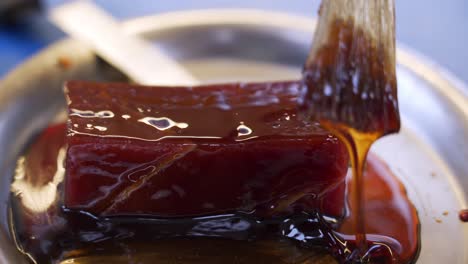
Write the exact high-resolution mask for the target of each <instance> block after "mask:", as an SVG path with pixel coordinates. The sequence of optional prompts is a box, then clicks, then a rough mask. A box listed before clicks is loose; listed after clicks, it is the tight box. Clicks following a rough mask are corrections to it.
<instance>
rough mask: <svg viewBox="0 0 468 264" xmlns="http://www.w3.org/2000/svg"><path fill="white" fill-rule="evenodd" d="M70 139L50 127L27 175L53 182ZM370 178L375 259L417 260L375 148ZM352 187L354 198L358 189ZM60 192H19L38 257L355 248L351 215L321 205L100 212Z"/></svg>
mask: <svg viewBox="0 0 468 264" xmlns="http://www.w3.org/2000/svg"><path fill="white" fill-rule="evenodd" d="M64 143H65V126H64V125H57V126H53V127H50V128H48V129H47V130H46V131H45V133H44V134H43V135H42V136H41V137H39V139H38V140H37V142H36V143H35V144H33V146H32V147H31V149H30V150H29V152H28V153H27V154H26V156H25V161H26V162H25V163H24V165H25V166H24V168H25V171H26V172H27V174H26V175H29V176H30V177H27V178H26V181H25V182H27V183H28V184H30V186H34V187H41V186H42V187H43V186H46V185H47V183H49V182H51V181H53V178H54V174H55V172H56V164H57V155H58V153H59V150H60V149H61V148H62V147H63V146H64ZM364 184H365V189H364V190H366V191H365V193H364V197H365V199H366V203H365V204H366V206H368V207H366V208H365V209H364V210H365V215H366V217H367V220H371V219H372V221H366V230H368V232H369V233H370V234H371V235H368V236H367V239H368V242H367V243H368V248H369V249H370V254H369V255H370V259H369V261H370V263H411V262H412V261H413V260H414V259H415V257H416V255H417V251H418V245H419V244H418V218H417V214H416V210H415V208H414V207H413V205H412V204H411V203H410V201H409V200H408V198H407V196H406V193H405V190H404V188H403V186H402V185H401V183H400V182H399V181H398V180H397V178H396V177H395V176H394V175H393V174H392V173H391V172H390V170H389V169H388V167H387V166H386V165H385V164H384V163H383V162H382V161H381V160H380V159H378V158H377V157H375V156H373V155H371V156H370V158H369V160H368V164H367V167H366V171H365V174H364ZM376 190H379V191H378V192H375V191H376ZM349 191H350V192H351V193H349V197H350V196H352V195H353V193H352V191H353V189H349ZM58 192H59V195H58V197H59V199H57V200H55V201H53V203H52V204H51V205H50V206H49V207H48V209H47V210H46V211H38V212H33V210H31V208H28V207H27V206H25V204H24V200H22V199H24V195H25V194H24V193H23V194H21V195H18V196H17V195H13V196H12V209H13V219H14V222H13V223H11V224H12V227H13V229H14V233H15V235H16V238H17V241H18V247H19V248H21V249H22V250H23V251H25V252H28V254H29V255H30V256H31V257H32V258H34V259H35V260H36V261H37V262H38V263H57V262H60V261H64V260H66V259H74V260H75V261H76V262H75V263H96V261H98V262H100V263H127V262H129V263H131V262H132V261H133V262H137V261H142V262H143V263H153V261H154V258H158V259H159V260H160V262H159V263H252V262H255V263H314V262H313V261H318V260H322V261H325V262H324V263H335V262H336V261H338V262H340V263H347V261H348V260H349V259H351V258H352V256H351V255H350V254H351V253H352V252H354V250H353V249H354V242H353V241H354V238H353V237H354V236H353V235H351V234H352V228H350V227H351V226H353V223H352V218H349V217H348V218H346V219H345V220H344V221H343V222H342V224H337V223H335V224H334V223H333V221H332V222H330V219H328V220H325V219H324V218H323V216H322V215H321V214H320V213H318V212H307V213H306V212H303V213H295V214H293V215H289V216H287V217H273V218H261V217H260V218H259V217H256V216H255V215H252V214H246V213H239V212H231V213H227V214H223V215H211V216H206V217H198V218H197V217H195V218H178V219H173V218H172V219H157V218H149V217H141V218H135V217H130V218H125V217H117V218H106V219H97V218H94V217H93V216H91V215H89V214H86V213H80V212H74V211H67V210H63V209H62V208H61V204H62V201H61V198H60V197H62V194H63V193H62V192H63V190H62V185H60V184H59V185H58ZM22 197H23V198H22ZM37 206H38V208H39V207H40V205H38V204H37ZM352 210H353V208H351V212H352ZM389 219H391V221H388V220H389ZM389 248H390V249H391V250H388V249H389ZM392 254H393V257H391V256H392ZM330 255H331V256H333V258H331V257H330ZM392 258H393V259H392ZM333 259H335V260H333ZM119 261H120V262H119ZM392 261H393V262H392ZM63 263H66V262H63Z"/></svg>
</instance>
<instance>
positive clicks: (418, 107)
mask: <svg viewBox="0 0 468 264" xmlns="http://www.w3.org/2000/svg"><path fill="white" fill-rule="evenodd" d="M313 28H314V21H311V20H308V19H304V18H300V17H292V16H288V15H283V14H278V13H270V12H262V11H245V10H243V11H242V10H229V11H227V10H210V11H191V12H183V13H173V14H166V15H159V16H154V17H146V18H140V19H137V20H133V21H130V22H128V23H126V24H125V29H126V30H127V31H128V32H129V33H131V34H141V35H142V36H144V37H147V38H150V39H154V40H156V41H157V45H159V46H160V47H161V48H163V49H164V50H166V51H167V52H169V53H170V55H171V56H174V57H175V58H176V59H178V60H179V61H180V62H181V63H182V64H184V65H186V67H187V68H188V69H189V70H190V71H191V72H192V73H193V74H194V75H195V77H197V78H199V79H201V80H203V81H204V82H215V81H229V80H234V81H235V80H270V79H291V78H297V77H298V76H299V75H300V69H301V65H302V63H303V61H304V59H305V58H306V55H307V51H308V48H309V45H310V38H311V36H312V32H313ZM61 57H66V58H68V60H69V61H70V62H71V63H70V65H68V66H67V67H64V65H62V66H58V65H57V60H58V59H59V58H61ZM397 57H398V63H399V64H398V83H399V96H400V105H401V114H402V120H403V128H402V131H401V133H400V134H398V135H394V136H390V137H387V138H384V139H383V140H381V141H380V142H378V143H377V144H376V145H375V146H374V148H373V151H375V152H377V153H378V154H379V155H380V156H382V157H383V158H384V159H385V160H386V161H387V162H388V163H389V165H390V167H391V168H392V170H393V171H394V172H395V173H396V174H397V175H398V176H399V177H400V178H401V179H402V181H403V182H404V183H405V186H406V187H407V190H408V193H409V196H410V198H411V199H412V201H413V202H414V203H415V205H416V207H417V208H418V210H419V214H420V218H421V222H422V224H421V234H422V249H421V255H420V258H419V261H418V262H419V263H454V264H458V263H459V264H464V263H468V252H467V251H466V248H468V225H467V224H462V223H461V222H460V221H459V220H458V216H457V213H458V210H460V209H462V208H467V207H468V205H467V197H468V177H467V175H468V164H467V163H466V161H467V160H468V94H467V92H466V91H468V90H467V89H463V88H462V87H463V84H462V83H461V82H459V81H458V80H457V79H456V78H454V77H453V76H451V75H450V74H449V73H446V72H445V71H444V70H443V69H441V68H440V67H438V66H436V65H433V64H432V63H431V62H430V61H429V60H427V59H424V58H422V57H421V56H418V55H416V54H414V52H411V51H408V50H407V49H404V48H403V49H400V50H399V51H398V56H397ZM59 65H60V63H59ZM272 77H273V78H272ZM96 78H99V79H106V80H115V79H122V76H120V75H119V74H117V73H116V72H115V71H113V70H112V69H110V68H109V67H108V66H106V65H105V64H104V63H102V62H100V61H99V60H97V59H96V58H95V57H94V55H93V53H92V52H91V51H90V50H89V49H87V48H86V47H85V46H83V45H81V44H80V43H78V42H74V41H70V40H68V41H64V42H61V43H58V44H56V45H54V46H52V47H50V48H49V49H47V50H45V51H44V52H42V53H40V54H39V55H37V56H36V57H35V58H32V59H31V60H29V61H27V62H26V63H25V64H23V65H21V66H20V67H18V68H17V69H16V70H14V71H13V72H11V73H10V74H9V75H8V76H7V77H6V78H5V79H4V80H2V81H1V82H0V151H1V153H2V155H0V201H1V203H0V217H1V218H0V222H1V224H2V225H0V227H1V229H0V263H20V258H21V257H19V254H18V253H17V252H16V250H15V249H14V243H13V241H11V239H10V236H9V235H8V233H9V230H8V226H7V225H6V224H5V223H6V220H7V217H8V214H7V202H8V197H9V184H10V181H11V176H12V172H13V166H14V164H15V161H16V159H17V157H18V155H19V154H20V153H21V151H22V150H24V149H25V147H26V146H27V144H28V142H30V141H31V139H32V138H33V137H34V135H36V134H37V133H38V132H39V131H40V129H41V128H43V127H45V126H46V125H47V123H48V121H49V120H50V119H52V118H53V116H54V115H55V114H56V113H57V112H58V111H60V109H61V108H63V106H64V99H63V96H62V94H61V89H62V82H63V80H65V79H96ZM444 212H448V215H444Z"/></svg>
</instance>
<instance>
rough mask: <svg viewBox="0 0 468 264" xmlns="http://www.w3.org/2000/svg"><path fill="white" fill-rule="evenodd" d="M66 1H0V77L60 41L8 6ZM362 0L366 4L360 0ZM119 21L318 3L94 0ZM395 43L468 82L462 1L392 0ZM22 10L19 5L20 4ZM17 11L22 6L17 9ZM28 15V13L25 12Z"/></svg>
mask: <svg viewBox="0 0 468 264" xmlns="http://www.w3.org/2000/svg"><path fill="white" fill-rule="evenodd" d="M65 1H66V0H42V1H41V0H0V21H1V22H0V23H1V24H0V78H1V77H2V76H4V75H5V74H6V73H7V72H8V71H9V70H11V69H12V68H13V67H15V66H16V65H18V64H19V63H21V61H23V60H24V59H26V58H28V57H29V56H31V55H33V54H34V53H36V52H37V51H38V50H40V49H42V48H44V47H45V46H47V45H48V44H50V43H52V42H54V41H56V40H58V39H60V38H63V36H64V35H63V34H62V33H61V32H59V31H58V30H57V29H54V28H53V27H52V26H51V25H50V24H49V23H48V22H47V21H46V20H45V19H44V17H41V16H38V15H35V14H34V12H26V13H23V14H21V15H20V16H19V18H20V20H19V22H18V20H17V19H16V18H15V19H14V20H15V23H11V21H12V19H11V18H10V17H9V15H10V14H11V12H9V13H5V12H3V10H6V9H5V8H6V7H7V6H10V4H12V3H16V4H18V3H21V5H22V4H24V3H26V5H27V6H30V7H32V9H35V8H36V7H37V6H39V5H40V6H41V7H42V8H41V9H42V11H47V9H49V8H52V7H54V6H56V5H58V4H60V3H63V2H65ZM363 1H366V0H363ZM95 2H96V3H97V4H98V5H100V6H101V7H103V8H104V9H106V10H107V11H109V12H110V13H112V14H113V15H114V16H115V17H117V18H119V19H129V18H132V17H137V16H144V15H150V14H155V13H163V12H170V11H180V10H189V9H206V8H257V9H265V10H274V11H281V12H286V13H291V14H295V15H301V16H306V17H313V16H316V15H317V9H318V6H319V4H320V1H319V0H288V1H284V0H175V1H170V0H95ZM396 5H397V13H396V14H397V40H398V41H399V42H400V43H402V44H404V45H405V46H409V47H411V48H413V49H415V50H417V51H419V52H420V53H422V54H424V55H426V56H427V57H430V58H432V59H433V60H434V61H436V62H437V63H439V64H440V65H442V66H444V67H445V68H447V69H448V70H450V71H452V72H453V73H455V75H457V76H458V77H459V78H460V79H462V80H464V81H465V82H467V83H468V1H467V0H445V1H441V0H396ZM22 7H23V6H22ZM21 9H22V8H21ZM31 13H32V14H31Z"/></svg>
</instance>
